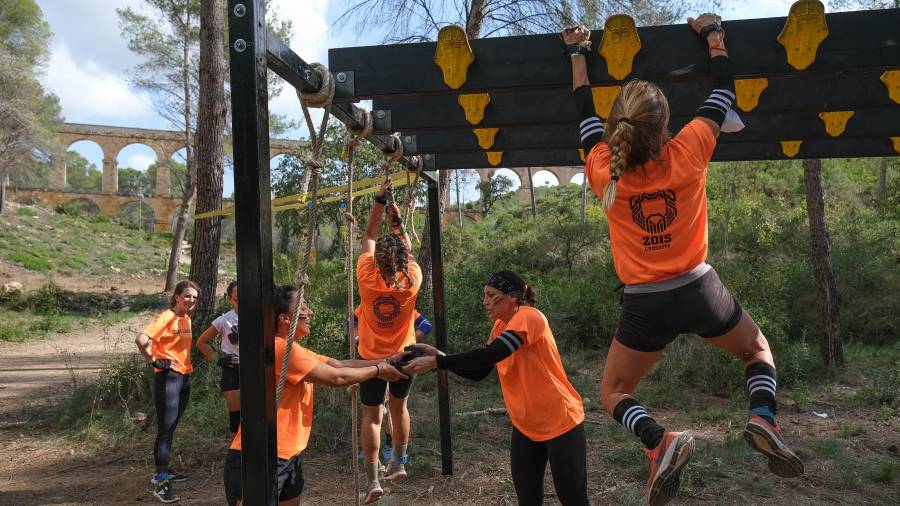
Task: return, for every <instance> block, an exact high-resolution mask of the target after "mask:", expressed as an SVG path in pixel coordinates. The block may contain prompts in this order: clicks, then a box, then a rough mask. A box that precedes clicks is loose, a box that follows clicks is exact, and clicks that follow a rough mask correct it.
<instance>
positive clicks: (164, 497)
mask: <svg viewBox="0 0 900 506" xmlns="http://www.w3.org/2000/svg"><path fill="white" fill-rule="evenodd" d="M153 497H155V498H157V499H159V502H161V503H170V502H176V501H178V496H177V495H176V494H175V491H174V490H172V485H170V484H169V480H163V481H161V482H159V484H157V485H156V489H154V490H153Z"/></svg>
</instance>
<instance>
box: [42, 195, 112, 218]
mask: <svg viewBox="0 0 900 506" xmlns="http://www.w3.org/2000/svg"><path fill="white" fill-rule="evenodd" d="M103 207H104V206H103V205H102V202H98V201H97V200H95V199H94V198H92V197H87V196H84V195H79V196H73V197H70V198H60V199H59V200H58V201H57V203H56V207H55V209H54V210H55V211H56V212H61V213H64V214H77V215H92V214H103V215H105V216H109V213H107V212H105V210H104V209H103Z"/></svg>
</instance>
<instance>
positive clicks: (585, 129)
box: [574, 85, 603, 157]
mask: <svg viewBox="0 0 900 506" xmlns="http://www.w3.org/2000/svg"><path fill="white" fill-rule="evenodd" d="M574 95H575V107H576V108H577V109H578V118H579V124H578V134H579V136H580V139H581V147H582V148H583V149H584V156H585V157H587V155H588V153H590V152H591V149H592V148H593V147H594V146H595V145H597V143H598V142H600V140H601V139H602V138H603V121H601V120H600V118H599V117H598V116H597V111H596V110H595V109H594V95H593V93H592V92H591V87H590V86H589V85H584V86H579V87H578V88H576V89H575V91H574Z"/></svg>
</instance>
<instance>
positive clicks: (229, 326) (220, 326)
mask: <svg viewBox="0 0 900 506" xmlns="http://www.w3.org/2000/svg"><path fill="white" fill-rule="evenodd" d="M212 326H213V327H215V328H216V331H217V332H218V333H219V337H220V338H221V339H222V353H227V354H229V355H234V356H235V357H237V356H238V353H239V351H238V345H237V344H231V340H230V339H228V336H229V335H230V334H231V333H232V332H233V331H235V330H237V326H238V315H237V313H235V312H234V309H232V310H231V311H229V312H227V313H225V314H223V315H221V316H219V317H218V318H216V319H215V320H213V322H212ZM239 335H240V334H239Z"/></svg>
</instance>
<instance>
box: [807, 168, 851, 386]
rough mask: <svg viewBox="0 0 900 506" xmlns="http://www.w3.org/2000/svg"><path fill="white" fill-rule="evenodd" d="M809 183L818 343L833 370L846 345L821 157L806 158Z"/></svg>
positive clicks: (841, 359) (838, 366)
mask: <svg viewBox="0 0 900 506" xmlns="http://www.w3.org/2000/svg"><path fill="white" fill-rule="evenodd" d="M803 172H804V180H805V186H806V210H807V213H808V215H809V232H810V240H811V242H812V263H813V271H814V272H815V276H816V285H817V288H818V292H819V317H820V319H821V320H822V329H823V335H822V339H821V341H820V344H819V351H820V353H821V355H822V363H823V364H824V365H825V368H826V369H827V370H828V371H829V372H831V373H833V372H836V371H838V370H841V369H843V367H844V348H843V342H842V340H841V335H840V320H839V313H838V294H837V286H836V284H835V282H834V271H833V270H832V266H831V243H830V240H829V238H828V227H827V225H826V223H825V191H824V189H823V188H822V161H821V160H803Z"/></svg>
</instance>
